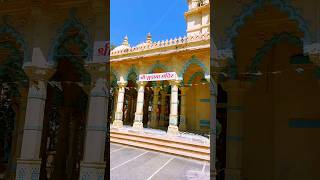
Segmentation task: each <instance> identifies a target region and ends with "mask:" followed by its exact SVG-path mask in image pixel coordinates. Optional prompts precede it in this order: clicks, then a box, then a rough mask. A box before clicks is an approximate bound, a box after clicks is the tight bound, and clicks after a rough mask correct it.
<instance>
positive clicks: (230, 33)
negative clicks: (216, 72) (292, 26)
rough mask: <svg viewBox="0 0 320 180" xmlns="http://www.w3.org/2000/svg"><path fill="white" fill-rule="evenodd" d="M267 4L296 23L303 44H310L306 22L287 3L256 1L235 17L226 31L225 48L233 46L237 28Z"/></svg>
mask: <svg viewBox="0 0 320 180" xmlns="http://www.w3.org/2000/svg"><path fill="white" fill-rule="evenodd" d="M267 3H270V4H272V5H273V6H275V7H277V8H279V9H280V10H281V11H284V12H286V13H287V14H288V16H289V19H291V20H293V21H295V22H297V24H298V26H299V28H300V30H301V31H302V32H303V33H304V38H303V41H304V43H306V44H308V43H311V34H310V31H309V25H308V23H307V21H306V20H305V19H304V18H303V17H302V16H301V15H300V13H299V12H298V10H297V9H296V8H294V7H293V6H292V5H289V4H288V3H287V2H285V1H283V0H269V1H265V0H256V1H254V2H253V3H250V4H249V5H247V6H245V7H244V10H243V11H242V13H241V14H240V15H239V16H237V18H236V19H235V20H234V22H233V24H232V25H231V27H229V28H228V29H227V30H226V32H227V37H228V39H227V42H226V43H227V44H226V45H227V48H233V46H234V44H233V42H232V41H233V39H234V38H235V37H236V36H237V35H238V30H239V28H240V27H242V26H244V25H245V23H246V20H247V18H248V17H250V16H253V15H254V13H255V12H256V11H257V10H258V9H260V8H262V7H263V6H264V5H265V4H267Z"/></svg>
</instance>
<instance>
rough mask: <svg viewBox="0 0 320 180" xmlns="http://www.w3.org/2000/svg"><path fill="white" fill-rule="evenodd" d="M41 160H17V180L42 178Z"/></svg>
mask: <svg viewBox="0 0 320 180" xmlns="http://www.w3.org/2000/svg"><path fill="white" fill-rule="evenodd" d="M40 167H41V160H40V159H37V160H23V159H18V160H17V170H16V180H25V179H32V180H38V179H39V178H40Z"/></svg>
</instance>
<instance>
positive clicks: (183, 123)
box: [179, 87, 189, 131]
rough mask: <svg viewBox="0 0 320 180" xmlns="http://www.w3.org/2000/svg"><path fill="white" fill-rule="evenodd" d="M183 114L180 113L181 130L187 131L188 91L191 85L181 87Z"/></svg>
mask: <svg viewBox="0 0 320 180" xmlns="http://www.w3.org/2000/svg"><path fill="white" fill-rule="evenodd" d="M180 89H181V114H180V124H179V130H180V131H185V130H187V122H186V93H187V91H188V89H189V87H181V88H180Z"/></svg>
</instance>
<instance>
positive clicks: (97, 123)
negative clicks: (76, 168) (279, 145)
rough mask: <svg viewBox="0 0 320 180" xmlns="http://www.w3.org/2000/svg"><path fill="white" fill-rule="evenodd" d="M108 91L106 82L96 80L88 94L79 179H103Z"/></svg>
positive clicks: (100, 79) (101, 79)
mask: <svg viewBox="0 0 320 180" xmlns="http://www.w3.org/2000/svg"><path fill="white" fill-rule="evenodd" d="M108 93H109V91H108V89H107V88H106V80H105V79H103V78H98V79H97V80H96V82H95V86H94V87H93V88H92V90H91V92H90V101H89V112H88V119H87V126H86V140H85V147H84V156H83V161H82V162H81V165H80V178H79V179H81V180H82V179H92V180H98V179H103V177H104V171H105V167H106V162H105V161H104V150H105V142H106V141H105V138H106V131H107V124H106V123H107V122H106V118H107V109H108V103H107V102H108Z"/></svg>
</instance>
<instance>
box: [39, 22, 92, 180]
mask: <svg viewBox="0 0 320 180" xmlns="http://www.w3.org/2000/svg"><path fill="white" fill-rule="evenodd" d="M61 39H62V41H61V42H60V44H59V45H58V46H57V47H55V57H54V60H55V61H56V63H57V68H56V69H57V70H56V72H55V74H54V75H53V76H52V77H51V79H50V80H49V85H48V87H47V100H46V108H45V117H44V127H43V131H42V133H43V134H42V142H41V159H42V163H41V174H40V179H43V180H46V179H50V180H60V179H65V180H77V179H79V172H80V161H81V159H82V156H83V145H84V138H85V126H86V115H87V104H88V103H87V102H88V96H87V94H86V93H85V92H84V90H83V88H82V87H83V86H88V85H89V84H90V75H89V74H88V72H87V71H86V70H85V68H84V59H86V57H87V54H86V53H85V50H84V48H85V47H86V42H85V41H84V36H83V34H82V33H80V30H79V29H77V28H73V27H71V28H70V29H67V30H66V32H65V34H64V35H63V37H61Z"/></svg>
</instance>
